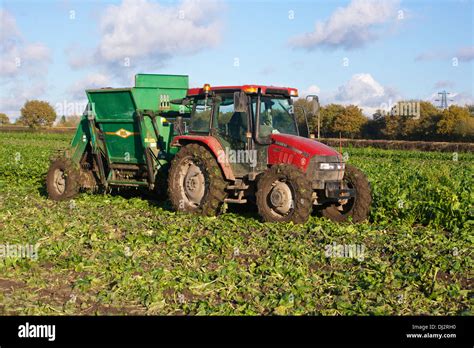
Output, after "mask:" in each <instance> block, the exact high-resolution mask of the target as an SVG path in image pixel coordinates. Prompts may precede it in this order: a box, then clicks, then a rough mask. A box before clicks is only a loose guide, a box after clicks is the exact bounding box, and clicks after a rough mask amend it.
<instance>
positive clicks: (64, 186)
mask: <svg viewBox="0 0 474 348" xmlns="http://www.w3.org/2000/svg"><path fill="white" fill-rule="evenodd" d="M79 181H80V171H79V169H78V168H77V167H76V166H75V165H74V163H73V162H71V161H70V160H69V159H67V158H58V159H56V160H55V161H53V162H52V163H51V165H50V167H49V170H48V174H47V175H46V190H47V192H48V196H49V198H51V199H52V200H55V201H64V200H67V199H70V198H73V197H74V196H75V195H76V194H77V193H78V192H79V188H80V185H79Z"/></svg>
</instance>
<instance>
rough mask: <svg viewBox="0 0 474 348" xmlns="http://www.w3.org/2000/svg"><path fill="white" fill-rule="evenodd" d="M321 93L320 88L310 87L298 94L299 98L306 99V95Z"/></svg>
mask: <svg viewBox="0 0 474 348" xmlns="http://www.w3.org/2000/svg"><path fill="white" fill-rule="evenodd" d="M320 92H321V88H319V87H318V86H316V85H311V86H309V87H308V88H306V89H305V90H304V91H302V92H300V95H301V97H306V96H308V95H313V94H319V93H320Z"/></svg>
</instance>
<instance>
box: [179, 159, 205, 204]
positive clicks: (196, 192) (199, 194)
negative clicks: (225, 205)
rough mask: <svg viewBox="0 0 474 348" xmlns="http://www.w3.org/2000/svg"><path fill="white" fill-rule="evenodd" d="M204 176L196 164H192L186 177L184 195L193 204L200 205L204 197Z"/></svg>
mask: <svg viewBox="0 0 474 348" xmlns="http://www.w3.org/2000/svg"><path fill="white" fill-rule="evenodd" d="M204 182H205V180H204V175H203V173H202V171H201V169H200V168H199V167H198V166H196V165H195V164H194V163H190V164H189V167H188V170H187V172H186V175H185V176H184V185H183V186H184V193H185V195H186V197H187V198H188V200H189V201H190V202H191V203H193V204H199V203H200V202H201V200H202V198H203V197H204V189H205V185H204Z"/></svg>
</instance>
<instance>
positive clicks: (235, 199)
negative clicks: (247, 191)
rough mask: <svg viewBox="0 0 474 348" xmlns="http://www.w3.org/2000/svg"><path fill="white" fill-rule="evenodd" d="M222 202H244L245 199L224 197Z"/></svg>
mask: <svg viewBox="0 0 474 348" xmlns="http://www.w3.org/2000/svg"><path fill="white" fill-rule="evenodd" d="M224 202H226V203H239V204H244V203H247V200H246V199H239V198H226V199H224Z"/></svg>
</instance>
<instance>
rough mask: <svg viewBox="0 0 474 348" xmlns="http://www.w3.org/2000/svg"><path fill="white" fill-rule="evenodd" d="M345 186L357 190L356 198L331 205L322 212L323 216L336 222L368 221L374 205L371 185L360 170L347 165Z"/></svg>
mask: <svg viewBox="0 0 474 348" xmlns="http://www.w3.org/2000/svg"><path fill="white" fill-rule="evenodd" d="M343 181H344V184H345V186H346V187H348V188H351V189H354V190H355V197H353V198H350V199H345V200H341V201H339V202H338V203H336V204H331V205H329V206H327V207H325V208H323V210H322V215H323V216H324V217H327V218H328V219H330V220H333V221H336V222H345V221H349V220H350V219H352V222H356V223H357V222H361V221H364V220H365V219H367V217H368V216H369V211H370V204H371V203H372V195H371V192H370V184H369V181H368V180H367V177H366V176H365V174H364V173H363V172H362V171H361V170H359V169H358V168H356V167H354V166H352V165H350V164H346V170H345V172H344V179H343Z"/></svg>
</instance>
